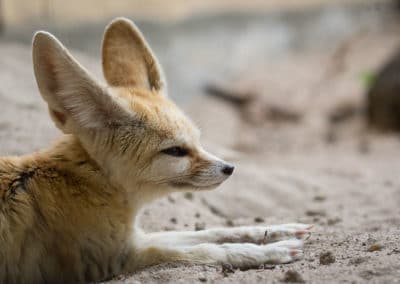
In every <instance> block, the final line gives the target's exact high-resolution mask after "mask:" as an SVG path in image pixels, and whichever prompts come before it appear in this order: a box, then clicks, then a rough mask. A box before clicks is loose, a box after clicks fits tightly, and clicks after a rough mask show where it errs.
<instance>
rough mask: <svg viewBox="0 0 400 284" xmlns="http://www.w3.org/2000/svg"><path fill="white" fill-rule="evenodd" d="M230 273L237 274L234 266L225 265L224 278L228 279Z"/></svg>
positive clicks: (223, 268)
mask: <svg viewBox="0 0 400 284" xmlns="http://www.w3.org/2000/svg"><path fill="white" fill-rule="evenodd" d="M230 273H235V269H233V266H232V265H231V264H229V263H223V264H222V274H224V277H227V276H228V275H229V274H230Z"/></svg>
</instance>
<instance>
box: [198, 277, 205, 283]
mask: <svg viewBox="0 0 400 284" xmlns="http://www.w3.org/2000/svg"><path fill="white" fill-rule="evenodd" d="M199 281H200V282H207V278H206V277H204V276H200V277H199Z"/></svg>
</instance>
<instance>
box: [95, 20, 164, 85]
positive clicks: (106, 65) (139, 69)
mask: <svg viewBox="0 0 400 284" xmlns="http://www.w3.org/2000/svg"><path fill="white" fill-rule="evenodd" d="M102 57H103V58H102V60H103V73H104V77H105V79H106V81H107V83H108V84H109V85H110V86H113V87H141V88H145V89H148V90H155V91H163V90H164V89H165V86H166V82H165V79H164V76H163V71H162V69H161V66H160V64H159V63H158V61H157V58H156V57H155V56H154V54H153V52H152V51H151V49H150V47H149V45H148V44H147V42H146V40H145V39H144V37H143V35H142V33H141V32H140V31H139V29H138V28H137V27H136V26H135V24H134V23H133V22H131V21H130V20H128V19H126V18H117V19H115V20H113V21H112V22H111V23H110V24H109V25H108V26H107V27H106V30H105V32H104V38H103V46H102Z"/></svg>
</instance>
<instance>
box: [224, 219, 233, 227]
mask: <svg viewBox="0 0 400 284" xmlns="http://www.w3.org/2000/svg"><path fill="white" fill-rule="evenodd" d="M226 225H227V226H228V227H233V226H235V223H233V220H231V219H228V220H226Z"/></svg>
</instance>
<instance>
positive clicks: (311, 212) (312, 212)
mask: <svg viewBox="0 0 400 284" xmlns="http://www.w3.org/2000/svg"><path fill="white" fill-rule="evenodd" d="M306 215H307V216H310V217H315V216H322V217H323V216H326V212H325V211H323V210H307V211H306Z"/></svg>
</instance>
